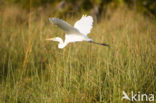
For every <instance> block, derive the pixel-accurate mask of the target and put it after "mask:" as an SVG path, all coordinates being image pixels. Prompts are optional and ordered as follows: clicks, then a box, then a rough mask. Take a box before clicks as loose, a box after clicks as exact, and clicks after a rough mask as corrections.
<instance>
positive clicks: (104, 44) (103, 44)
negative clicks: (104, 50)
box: [89, 41, 110, 47]
mask: <svg viewBox="0 0 156 103" xmlns="http://www.w3.org/2000/svg"><path fill="white" fill-rule="evenodd" d="M89 42H90V43H94V44H98V45H102V46H107V47H110V46H109V45H108V44H106V43H97V42H95V41H89Z"/></svg>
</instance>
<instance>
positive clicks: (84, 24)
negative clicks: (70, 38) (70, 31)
mask: <svg viewBox="0 0 156 103" xmlns="http://www.w3.org/2000/svg"><path fill="white" fill-rule="evenodd" d="M92 26H93V18H92V16H86V15H83V16H82V17H81V19H80V20H79V21H77V22H76V23H75V24H74V27H75V28H77V29H78V30H79V32H80V33H82V34H84V35H87V34H89V33H90V31H91V29H92Z"/></svg>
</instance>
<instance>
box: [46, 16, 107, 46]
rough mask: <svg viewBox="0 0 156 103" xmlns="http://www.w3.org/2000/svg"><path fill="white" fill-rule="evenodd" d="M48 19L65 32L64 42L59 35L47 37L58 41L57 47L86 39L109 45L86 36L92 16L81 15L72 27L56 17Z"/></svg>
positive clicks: (90, 27)
mask: <svg viewBox="0 0 156 103" xmlns="http://www.w3.org/2000/svg"><path fill="white" fill-rule="evenodd" d="M49 21H50V23H52V24H54V25H56V26H58V27H59V28H61V29H62V30H64V31H65V33H66V34H65V41H64V42H63V40H62V39H61V38H60V37H55V38H49V39H47V40H52V41H57V42H59V44H58V48H60V49H62V48H64V47H65V46H66V45H67V44H69V43H71V42H80V41H87V42H90V43H95V44H99V45H103V46H109V45H108V44H105V43H97V42H94V41H93V40H92V39H90V38H88V36H87V34H89V33H90V31H91V29H92V26H93V18H92V16H85V15H83V16H82V18H81V19H80V20H78V21H77V22H76V23H75V24H74V27H72V26H71V25H70V24H68V23H67V22H65V21H63V20H61V19H58V18H49Z"/></svg>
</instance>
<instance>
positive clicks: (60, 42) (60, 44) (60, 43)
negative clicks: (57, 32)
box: [46, 37, 66, 49]
mask: <svg viewBox="0 0 156 103" xmlns="http://www.w3.org/2000/svg"><path fill="white" fill-rule="evenodd" d="M46 40H50V41H57V42H59V44H58V48H60V49H62V48H64V47H65V46H66V43H63V40H62V39H61V38H59V37H55V38H49V39H46Z"/></svg>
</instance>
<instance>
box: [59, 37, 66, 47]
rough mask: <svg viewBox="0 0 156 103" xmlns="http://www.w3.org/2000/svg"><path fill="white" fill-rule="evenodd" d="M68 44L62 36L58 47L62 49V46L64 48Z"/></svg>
mask: <svg viewBox="0 0 156 103" xmlns="http://www.w3.org/2000/svg"><path fill="white" fill-rule="evenodd" d="M67 44H68V43H67V42H63V40H62V39H61V38H60V40H59V44H58V48H60V49H62V48H64V47H65V46H66V45H67Z"/></svg>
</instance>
